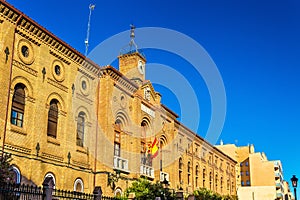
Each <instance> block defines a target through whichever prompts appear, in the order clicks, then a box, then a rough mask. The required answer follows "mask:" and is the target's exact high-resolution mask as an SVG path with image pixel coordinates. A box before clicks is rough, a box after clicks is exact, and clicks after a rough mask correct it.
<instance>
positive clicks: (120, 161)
mask: <svg viewBox="0 0 300 200" xmlns="http://www.w3.org/2000/svg"><path fill="white" fill-rule="evenodd" d="M114 169H117V170H120V171H123V172H127V173H129V170H128V160H126V159H124V158H121V157H118V156H114Z"/></svg>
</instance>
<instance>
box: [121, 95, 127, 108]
mask: <svg viewBox="0 0 300 200" xmlns="http://www.w3.org/2000/svg"><path fill="white" fill-rule="evenodd" d="M120 104H121V107H122V108H125V107H126V97H125V95H124V94H122V95H121V98H120Z"/></svg>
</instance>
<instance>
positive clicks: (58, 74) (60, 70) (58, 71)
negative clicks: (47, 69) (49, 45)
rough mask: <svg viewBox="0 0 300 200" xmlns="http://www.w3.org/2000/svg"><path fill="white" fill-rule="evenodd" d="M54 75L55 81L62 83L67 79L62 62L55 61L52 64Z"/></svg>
mask: <svg viewBox="0 0 300 200" xmlns="http://www.w3.org/2000/svg"><path fill="white" fill-rule="evenodd" d="M52 75H53V77H54V79H55V80H57V81H59V82H62V81H63V80H64V79H65V73H64V65H63V64H62V62H61V61H59V60H55V61H54V62H53V64H52Z"/></svg>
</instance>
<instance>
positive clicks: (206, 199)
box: [194, 188, 238, 200]
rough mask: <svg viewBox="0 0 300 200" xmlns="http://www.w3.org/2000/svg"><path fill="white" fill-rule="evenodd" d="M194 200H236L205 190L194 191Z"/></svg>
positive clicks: (232, 197) (235, 198)
mask: <svg viewBox="0 0 300 200" xmlns="http://www.w3.org/2000/svg"><path fill="white" fill-rule="evenodd" d="M194 195H195V198H196V200H238V198H237V197H236V196H230V195H220V194H218V193H215V192H213V191H211V190H208V189H206V188H200V189H198V190H195V191H194Z"/></svg>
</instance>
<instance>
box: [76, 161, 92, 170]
mask: <svg viewBox="0 0 300 200" xmlns="http://www.w3.org/2000/svg"><path fill="white" fill-rule="evenodd" d="M72 164H74V165H77V166H79V167H83V168H86V169H88V168H89V167H90V165H89V164H87V163H84V162H80V161H76V160H72Z"/></svg>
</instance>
